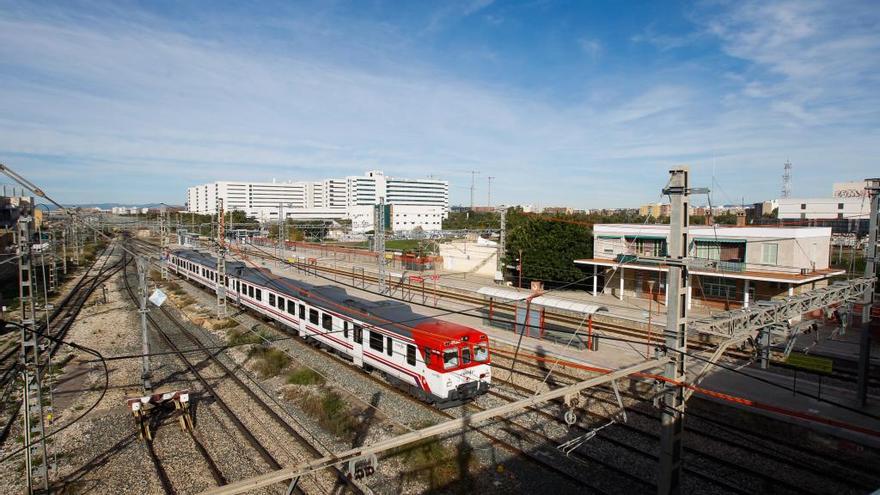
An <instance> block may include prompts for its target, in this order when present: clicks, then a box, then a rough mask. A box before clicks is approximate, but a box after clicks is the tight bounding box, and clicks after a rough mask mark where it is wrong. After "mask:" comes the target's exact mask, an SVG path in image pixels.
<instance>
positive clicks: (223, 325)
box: [214, 318, 238, 330]
mask: <svg viewBox="0 0 880 495" xmlns="http://www.w3.org/2000/svg"><path fill="white" fill-rule="evenodd" d="M237 326H238V322H237V321H235V320H233V319H232V318H226V319H225V320H223V321H221V322H218V323H216V324H214V329H215V330H225V329H227V328H235V327H237Z"/></svg>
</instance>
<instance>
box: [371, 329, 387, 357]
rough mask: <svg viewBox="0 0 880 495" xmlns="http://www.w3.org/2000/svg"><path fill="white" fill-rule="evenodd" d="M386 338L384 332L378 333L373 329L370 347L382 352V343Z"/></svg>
mask: <svg viewBox="0 0 880 495" xmlns="http://www.w3.org/2000/svg"><path fill="white" fill-rule="evenodd" d="M384 340H385V339H383V338H382V334H380V333H376V332H374V331H372V330H371V331H370V349H373V350H375V351H379V352H382V343H383V342H384Z"/></svg>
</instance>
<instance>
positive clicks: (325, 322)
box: [321, 313, 333, 330]
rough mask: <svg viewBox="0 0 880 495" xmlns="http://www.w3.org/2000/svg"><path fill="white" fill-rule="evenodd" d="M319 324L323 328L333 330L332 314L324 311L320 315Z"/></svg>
mask: <svg viewBox="0 0 880 495" xmlns="http://www.w3.org/2000/svg"><path fill="white" fill-rule="evenodd" d="M321 326H322V327H324V330H333V316H331V315H328V314H327V313H324V314H322V315H321Z"/></svg>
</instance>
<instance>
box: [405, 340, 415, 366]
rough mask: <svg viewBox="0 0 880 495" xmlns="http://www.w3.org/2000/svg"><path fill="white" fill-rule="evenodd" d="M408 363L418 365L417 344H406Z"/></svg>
mask: <svg viewBox="0 0 880 495" xmlns="http://www.w3.org/2000/svg"><path fill="white" fill-rule="evenodd" d="M406 364H408V365H410V366H415V365H416V346H414V345H412V344H407V346H406Z"/></svg>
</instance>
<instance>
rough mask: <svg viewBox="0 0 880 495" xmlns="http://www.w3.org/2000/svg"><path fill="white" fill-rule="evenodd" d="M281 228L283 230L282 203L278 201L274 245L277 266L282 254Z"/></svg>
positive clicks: (279, 263)
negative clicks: (276, 230)
mask: <svg viewBox="0 0 880 495" xmlns="http://www.w3.org/2000/svg"><path fill="white" fill-rule="evenodd" d="M282 230H284V203H278V239H277V241H278V242H277V244H276V245H275V264H276V265H278V266H280V265H281V258H282V257H283V256H284V254H283V253H284V251H283V248H282V244H281V243H282V242H283V239H282V237H281V235H282V234H281V231H282Z"/></svg>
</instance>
